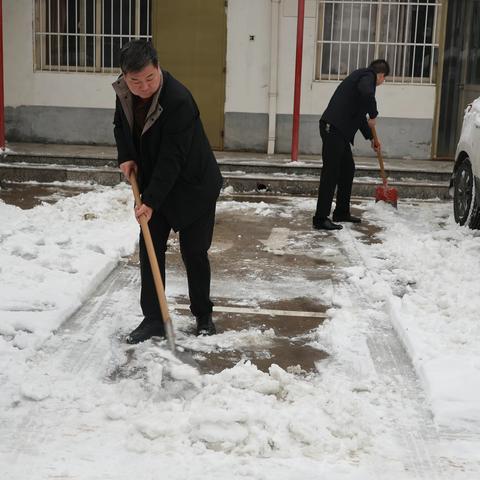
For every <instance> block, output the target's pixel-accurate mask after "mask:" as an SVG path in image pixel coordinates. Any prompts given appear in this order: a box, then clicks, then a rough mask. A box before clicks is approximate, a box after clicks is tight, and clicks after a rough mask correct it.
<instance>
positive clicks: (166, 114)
mask: <svg viewBox="0 0 480 480" xmlns="http://www.w3.org/2000/svg"><path fill="white" fill-rule="evenodd" d="M162 74H163V83H162V86H161V89H160V90H159V92H157V94H156V95H154V97H153V99H152V105H151V107H150V110H149V112H148V114H147V117H146V119H145V128H144V129H143V133H142V137H141V142H140V151H139V152H137V151H136V148H135V145H134V139H133V107H132V105H133V96H132V94H131V93H130V90H129V89H128V87H127V85H126V83H125V80H124V79H123V77H122V76H120V77H119V79H118V80H117V81H116V82H115V83H114V84H113V87H114V89H115V91H116V93H117V98H116V108H115V118H114V135H115V140H116V143H117V150H118V163H119V164H120V163H122V162H125V161H127V160H134V161H135V162H136V163H137V165H138V167H139V185H140V191H141V193H142V200H143V202H144V203H145V204H146V205H148V206H149V207H151V208H153V210H154V211H160V212H161V213H163V214H164V215H165V217H166V218H167V220H168V222H169V223H170V225H171V226H172V228H173V229H174V230H175V231H178V230H181V229H183V228H185V227H187V226H188V225H190V224H191V223H193V222H194V221H195V220H197V219H198V218H200V217H201V216H202V215H203V214H204V213H205V212H207V211H208V210H209V209H210V208H211V207H212V206H213V204H214V203H215V202H216V200H217V198H218V195H219V193H220V189H221V187H222V176H221V173H220V169H219V167H218V164H217V161H216V159H215V156H214V154H213V152H212V149H211V147H210V144H209V142H208V139H207V136H206V134H205V131H204V129H203V125H202V122H201V120H200V113H199V111H198V107H197V105H196V103H195V100H194V99H193V97H192V95H191V93H190V92H189V91H188V89H187V88H186V87H185V86H184V85H182V84H181V83H180V82H179V81H178V80H176V79H175V78H174V77H173V76H172V75H170V74H169V73H168V72H166V71H162Z"/></svg>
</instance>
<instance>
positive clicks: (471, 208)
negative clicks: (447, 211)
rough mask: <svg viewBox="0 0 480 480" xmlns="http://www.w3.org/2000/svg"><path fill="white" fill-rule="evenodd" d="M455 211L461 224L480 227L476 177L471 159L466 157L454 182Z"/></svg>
mask: <svg viewBox="0 0 480 480" xmlns="http://www.w3.org/2000/svg"><path fill="white" fill-rule="evenodd" d="M453 187H454V190H453V213H454V217H455V221H456V222H457V223H458V224H459V225H465V224H466V225H468V226H469V227H470V228H474V229H478V228H480V208H479V205H478V201H477V198H476V197H477V195H476V192H475V178H474V175H473V171H472V164H471V163H470V159H469V158H468V157H465V158H464V159H463V160H462V162H461V163H460V165H459V166H458V168H457V170H456V172H455V177H454V184H453Z"/></svg>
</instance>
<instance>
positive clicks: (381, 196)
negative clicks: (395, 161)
mask: <svg viewBox="0 0 480 480" xmlns="http://www.w3.org/2000/svg"><path fill="white" fill-rule="evenodd" d="M371 130H372V134H373V141H374V142H375V144H380V142H379V140H378V136H377V131H376V129H375V127H371ZM377 159H378V164H379V165H380V176H381V177H382V181H383V185H378V186H377V188H376V189H375V202H387V203H390V204H391V205H393V206H394V207H395V208H397V201H398V191H397V189H396V188H393V187H392V188H389V187H388V180H387V175H386V174H385V166H384V164H383V156H382V151H381V150H380V149H378V150H377Z"/></svg>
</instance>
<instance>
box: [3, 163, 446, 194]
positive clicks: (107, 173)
mask: <svg viewBox="0 0 480 480" xmlns="http://www.w3.org/2000/svg"><path fill="white" fill-rule="evenodd" d="M222 173H223V177H224V186H225V187H228V186H231V187H232V188H233V189H234V190H235V191H237V192H254V191H257V192H261V193H275V194H290V195H316V194H317V191H318V182H319V175H302V174H296V173H295V174H293V173H290V174H287V173H277V174H274V175H272V174H267V173H244V172H239V171H235V172H228V171H223V172H222ZM2 181H3V182H31V181H35V182H40V183H51V182H67V181H69V182H87V183H98V184H101V185H116V184H118V183H119V182H121V181H123V176H122V174H121V173H120V172H119V170H118V168H116V167H108V166H106V167H105V166H104V167H91V166H88V167H87V166H83V167H76V166H68V165H67V166H65V165H50V164H27V163H13V164H10V163H0V182H2ZM380 184H381V181H380V179H379V177H378V176H374V177H367V176H362V177H355V179H354V183H353V190H352V193H353V194H354V195H357V196H366V197H372V196H375V186H377V185H380ZM389 185H390V186H391V187H395V188H397V189H398V192H399V195H400V197H403V198H442V199H445V198H448V197H449V194H448V182H447V181H437V182H434V181H428V180H427V181H425V180H418V179H404V180H396V179H391V181H390V183H389Z"/></svg>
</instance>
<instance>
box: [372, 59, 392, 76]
mask: <svg viewBox="0 0 480 480" xmlns="http://www.w3.org/2000/svg"><path fill="white" fill-rule="evenodd" d="M370 68H371V69H373V71H374V72H375V73H384V74H385V76H386V77H387V76H388V75H390V65H389V64H388V62H387V61H386V60H383V59H381V58H380V59H378V60H374V61H373V62H372V63H371V64H370Z"/></svg>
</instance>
